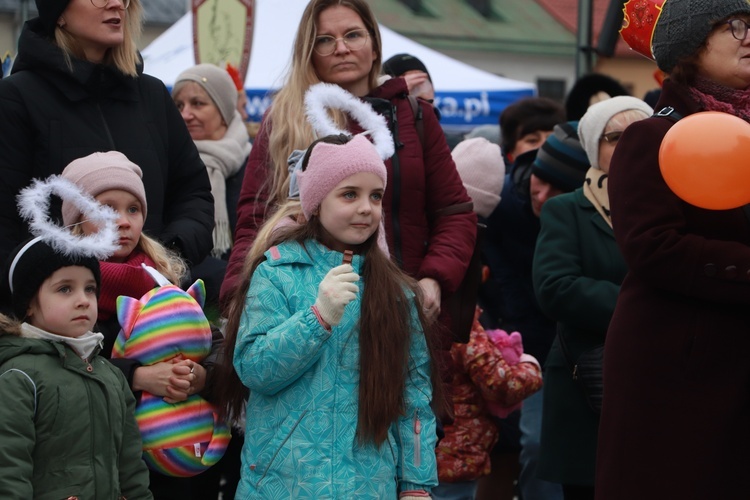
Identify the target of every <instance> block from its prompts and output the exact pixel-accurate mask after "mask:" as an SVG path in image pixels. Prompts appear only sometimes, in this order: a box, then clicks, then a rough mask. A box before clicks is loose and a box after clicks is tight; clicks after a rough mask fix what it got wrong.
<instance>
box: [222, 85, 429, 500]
mask: <svg viewBox="0 0 750 500" xmlns="http://www.w3.org/2000/svg"><path fill="white" fill-rule="evenodd" d="M351 101H354V99H353V97H352V96H351V94H349V93H348V92H346V91H344V90H342V89H340V88H339V87H336V86H334V85H327V84H318V85H315V86H313V87H311V88H310V89H309V90H308V93H307V95H306V105H307V113H308V117H311V116H312V118H311V122H312V123H313V126H314V127H315V129H316V130H317V131H318V133H319V134H321V135H323V137H322V138H320V139H318V140H316V141H314V142H313V143H312V144H311V145H310V147H309V148H308V149H307V151H306V152H305V153H304V155H301V162H300V163H299V168H298V169H297V170H296V171H295V174H294V175H295V181H296V183H295V184H296V185H297V186H298V187H299V201H292V202H289V204H287V205H284V206H282V207H280V208H279V209H278V211H277V212H276V214H275V215H274V217H272V218H270V219H269V220H268V222H266V224H265V225H264V227H263V228H262V230H261V231H260V233H259V236H258V238H257V239H256V240H255V242H254V244H253V248H252V250H251V251H250V253H249V254H248V258H247V260H246V261H245V266H246V267H245V272H244V273H243V275H244V276H245V279H244V282H243V284H242V286H241V287H239V289H238V292H237V295H235V296H234V297H233V300H232V303H231V306H230V309H229V310H230V313H229V315H228V324H227V328H226V344H225V345H226V346H227V349H226V351H225V360H224V363H223V364H222V366H224V367H228V368H229V370H227V371H226V372H225V373H224V374H223V375H224V380H223V381H222V382H223V383H220V384H219V385H220V387H223V388H224V389H225V392H224V393H223V394H222V397H221V398H220V402H221V404H222V405H223V407H224V409H225V411H228V412H231V413H234V414H239V413H240V412H241V411H242V410H243V406H244V409H245V411H246V432H245V444H244V447H243V451H242V454H243V463H244V464H245V466H244V467H243V469H242V478H241V481H240V485H239V488H238V490H237V496H238V498H240V497H242V498H247V497H253V496H256V495H257V496H261V497H263V496H269V495H271V493H276V496H279V495H281V496H292V497H294V498H306V497H311V498H312V497H316V496H326V497H334V498H355V497H366V498H397V497H400V498H407V499H408V498H424V497H429V493H428V492H429V490H430V488H431V487H432V486H434V485H435V484H437V468H436V463H435V453H434V447H435V441H436V434H435V416H434V414H433V412H432V409H431V408H430V402H431V400H432V396H433V388H432V384H433V382H435V381H438V383H439V379H437V378H436V377H435V374H436V373H437V372H436V367H435V366H434V363H432V354H431V347H430V338H429V334H428V333H427V331H428V325H426V323H425V320H424V317H423V316H422V313H421V308H420V307H418V306H417V301H418V300H419V286H418V284H417V283H416V282H415V281H414V280H413V279H411V278H409V277H407V276H406V275H405V274H404V273H403V272H402V271H400V270H399V269H398V268H397V266H395V264H393V263H392V262H391V261H390V259H389V258H388V256H387V255H386V253H385V252H384V251H383V249H381V247H380V246H379V245H378V235H379V232H380V230H381V225H380V222H381V219H382V205H381V200H382V197H383V192H384V190H385V188H386V182H387V173H386V168H385V165H384V162H383V161H384V159H385V158H387V157H388V156H390V155H392V154H393V139H392V138H391V136H390V133H389V132H388V130H387V128H386V125H385V120H384V119H383V118H382V117H381V116H379V115H377V114H376V113H375V112H374V111H373V110H372V108H371V107H370V106H369V104H366V103H363V102H361V101H358V100H357V103H356V104H353V103H352V102H351ZM325 107H332V108H335V109H337V110H341V109H343V110H344V111H347V112H349V114H350V115H352V116H353V117H354V118H355V119H357V120H358V121H359V122H360V124H361V125H362V126H363V128H365V129H369V130H370V131H372V133H371V135H372V137H373V139H374V145H373V144H372V143H371V142H370V141H369V140H368V139H367V138H366V137H365V135H363V134H360V135H357V136H354V137H351V136H350V135H349V134H348V133H345V132H342V131H340V130H338V129H335V126H332V125H331V123H330V122H329V121H328V120H327V119H326V118H323V119H322V120H321V121H319V122H316V121H315V119H316V118H321V116H323V115H324V114H325V113H324V112H323V113H322V114H320V113H319V114H318V115H315V110H316V109H318V110H321V109H324V108H325ZM289 215H292V217H289ZM300 215H301V217H300ZM347 250H350V251H351V252H352V253H353V255H352V256H351V257H350V260H351V262H350V263H342V262H345V260H344V259H345V255H346V251H347ZM383 311H389V314H383ZM232 366H234V369H235V371H230V370H231V367H232ZM243 386H244V387H243ZM247 390H249V398H248V400H247V404H246V406H245V405H244V404H243V403H244V401H243V398H244V397H248V392H247ZM439 396H440V386H439V385H436V387H435V397H436V399H438V400H440V397H439ZM292 443H294V445H293V446H292ZM300 456H304V460H302V459H299V458H298V457H300ZM394 477H395V478H397V483H394V481H393V478H394Z"/></svg>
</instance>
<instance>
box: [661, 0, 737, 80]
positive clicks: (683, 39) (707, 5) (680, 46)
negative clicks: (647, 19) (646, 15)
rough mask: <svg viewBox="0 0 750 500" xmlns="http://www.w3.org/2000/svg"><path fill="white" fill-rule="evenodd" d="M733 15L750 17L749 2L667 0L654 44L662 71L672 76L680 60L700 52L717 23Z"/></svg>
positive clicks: (735, 0)
mask: <svg viewBox="0 0 750 500" xmlns="http://www.w3.org/2000/svg"><path fill="white" fill-rule="evenodd" d="M734 14H750V2H748V0H666V2H664V5H663V6H662V12H661V14H660V15H659V20H658V21H657V22H656V27H655V28H654V35H653V38H652V40H651V47H652V51H653V53H654V59H656V64H657V65H658V66H659V69H661V70H662V71H664V72H665V73H670V72H671V71H672V70H673V69H674V67H675V66H676V65H677V62H678V61H679V60H680V59H681V58H683V57H685V56H689V55H692V54H694V53H695V51H696V50H698V47H700V46H701V44H703V42H704V41H705V40H706V37H708V34H709V33H710V32H711V30H712V29H713V26H714V24H715V23H716V22H717V21H721V20H722V19H725V18H726V17H728V16H731V15H734Z"/></svg>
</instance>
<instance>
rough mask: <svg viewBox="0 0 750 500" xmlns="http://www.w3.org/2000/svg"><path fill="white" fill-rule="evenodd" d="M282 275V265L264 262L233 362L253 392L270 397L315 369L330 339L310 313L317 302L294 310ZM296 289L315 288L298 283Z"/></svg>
mask: <svg viewBox="0 0 750 500" xmlns="http://www.w3.org/2000/svg"><path fill="white" fill-rule="evenodd" d="M278 271H279V268H278V267H275V268H272V267H269V266H266V265H264V264H261V265H260V266H259V267H258V268H257V269H256V271H255V273H254V275H253V278H252V282H251V284H250V289H249V290H248V294H247V298H246V300H245V309H244V311H243V313H242V317H241V319H240V325H239V331H238V333H237V344H236V346H235V351H234V360H233V361H234V367H235V369H236V370H237V374H238V375H239V377H240V380H241V381H242V383H243V384H244V385H245V386H246V387H248V388H249V389H250V390H251V391H253V392H256V393H258V394H263V395H268V396H270V395H274V394H276V393H277V392H279V391H281V390H282V389H284V388H286V387H288V386H289V385H290V384H292V383H293V382H294V381H296V380H297V379H298V378H299V377H300V376H302V375H303V374H304V373H305V372H306V371H307V370H308V369H309V368H310V367H311V366H313V364H315V362H316V361H317V360H318V358H319V357H320V355H321V351H322V348H323V345H324V343H325V341H326V340H327V339H328V338H329V337H330V336H331V332H329V331H327V330H326V329H325V328H323V327H322V326H321V325H320V323H319V322H318V320H317V319H316V317H315V314H314V313H313V312H312V310H311V309H310V306H312V304H313V299H310V303H309V304H306V305H305V306H304V307H302V306H300V307H299V308H298V310H291V309H290V306H289V303H290V300H289V297H287V295H288V294H289V293H290V292H289V283H288V282H287V283H286V286H285V284H284V283H283V281H282V280H281V279H280V275H279V272H278ZM281 277H283V276H281ZM298 281H299V280H298ZM293 286H298V287H309V286H310V285H309V284H307V285H306V284H304V283H299V282H297V283H296V285H293ZM285 288H286V291H285ZM315 289H316V290H317V284H316V285H315ZM303 292H304V291H303ZM303 294H304V293H303ZM313 297H314V295H313Z"/></svg>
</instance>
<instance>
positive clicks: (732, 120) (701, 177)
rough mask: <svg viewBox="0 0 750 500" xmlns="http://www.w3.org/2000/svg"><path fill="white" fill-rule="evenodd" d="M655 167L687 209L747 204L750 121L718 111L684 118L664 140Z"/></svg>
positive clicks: (748, 199)
mask: <svg viewBox="0 0 750 500" xmlns="http://www.w3.org/2000/svg"><path fill="white" fill-rule="evenodd" d="M659 167H660V168H661V174H662V176H663V177H664V180H665V181H666V183H667V185H668V186H669V188H670V189H671V190H672V191H674V193H675V194H676V195H677V196H679V197H680V198H682V199H683V200H685V201H686V202H688V203H690V204H691V205H695V206H697V207H701V208H708V209H711V210H729V209H732V208H737V207H741V206H742V205H745V204H747V203H750V123H747V122H746V121H744V120H743V119H741V118H738V117H736V116H734V115H730V114H727V113H721V112H718V111H703V112H701V113H695V114H693V115H689V116H686V117H685V118H683V119H681V120H680V121H678V122H677V123H675V124H674V125H673V126H672V128H671V129H669V131H668V132H667V133H666V135H665V136H664V139H663V140H662V142H661V147H660V148H659Z"/></svg>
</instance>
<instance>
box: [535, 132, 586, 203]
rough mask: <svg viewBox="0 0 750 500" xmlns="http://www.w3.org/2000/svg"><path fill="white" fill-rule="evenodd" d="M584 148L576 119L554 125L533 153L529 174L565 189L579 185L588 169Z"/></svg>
mask: <svg viewBox="0 0 750 500" xmlns="http://www.w3.org/2000/svg"><path fill="white" fill-rule="evenodd" d="M589 166H590V165H589V159H588V157H587V156H586V151H584V150H583V147H581V143H580V141H579V140H578V122H575V121H574V122H566V123H560V124H559V125H555V127H554V128H553V129H552V134H550V135H549V137H547V140H546V141H544V144H542V147H541V148H539V151H538V152H537V155H536V159H535V160H534V163H533V164H532V166H531V173H532V174H534V175H535V176H537V177H539V178H540V179H542V180H543V181H546V182H549V183H550V184H552V185H553V186H555V187H557V188H559V189H562V190H563V191H565V192H570V191H573V190H574V189H577V188H579V187H581V186H583V180H584V179H585V178H586V171H587V170H588V169H589Z"/></svg>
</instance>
